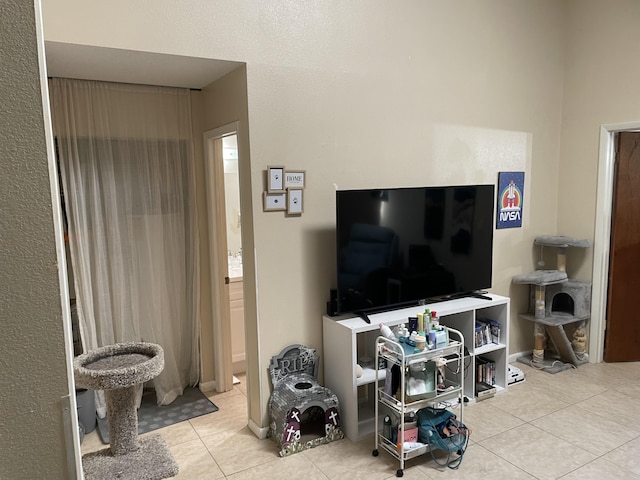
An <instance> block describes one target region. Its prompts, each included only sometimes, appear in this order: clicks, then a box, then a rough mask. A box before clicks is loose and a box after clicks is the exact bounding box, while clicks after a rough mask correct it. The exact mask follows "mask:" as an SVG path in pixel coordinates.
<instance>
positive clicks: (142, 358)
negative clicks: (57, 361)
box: [73, 342, 178, 480]
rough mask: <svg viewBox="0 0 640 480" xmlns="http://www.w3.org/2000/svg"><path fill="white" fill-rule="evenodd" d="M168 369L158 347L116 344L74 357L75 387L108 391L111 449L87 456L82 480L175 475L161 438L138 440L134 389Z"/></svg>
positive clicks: (155, 479)
mask: <svg viewBox="0 0 640 480" xmlns="http://www.w3.org/2000/svg"><path fill="white" fill-rule="evenodd" d="M163 369H164V351H163V350H162V347H160V345H156V344H153V343H144V342H129V343H118V344H115V345H107V346H105V347H100V348H97V349H95V350H92V351H90V352H88V353H85V354H83V355H80V356H78V357H76V358H75V359H74V361H73V371H74V376H75V381H76V385H78V386H80V387H82V388H89V389H92V390H104V392H105V399H106V404H107V414H108V416H109V439H110V442H111V446H110V447H109V448H106V449H103V450H99V451H97V452H92V453H88V454H86V455H84V456H83V457H82V466H83V470H84V476H85V478H86V479H88V480H89V479H91V480H112V479H115V478H118V479H120V480H125V479H130V480H134V479H135V480H143V479H144V480H160V479H163V478H169V477H173V476H175V475H177V473H178V465H177V464H176V462H175V460H174V459H173V457H172V456H171V452H170V451H169V448H168V447H167V444H166V443H165V441H164V440H163V438H162V437H161V436H160V435H150V436H148V437H146V438H144V439H142V440H139V439H138V412H137V402H136V388H137V387H138V386H140V385H142V384H143V383H144V382H146V381H149V380H151V379H153V378H155V377H157V376H158V375H159V374H160V373H161V372H162V370H163Z"/></svg>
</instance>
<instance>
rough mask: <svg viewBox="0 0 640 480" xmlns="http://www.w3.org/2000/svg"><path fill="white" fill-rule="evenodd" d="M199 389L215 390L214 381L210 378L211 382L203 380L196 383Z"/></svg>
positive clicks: (203, 390)
mask: <svg viewBox="0 0 640 480" xmlns="http://www.w3.org/2000/svg"><path fill="white" fill-rule="evenodd" d="M198 387H199V388H200V391H201V392H203V393H205V392H215V391H216V381H215V380H212V381H211V382H203V383H200V384H199V385H198Z"/></svg>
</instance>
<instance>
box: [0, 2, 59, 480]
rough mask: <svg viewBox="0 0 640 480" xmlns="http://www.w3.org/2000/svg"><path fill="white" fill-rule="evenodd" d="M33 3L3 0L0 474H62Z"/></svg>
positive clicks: (54, 278) (55, 284) (55, 297)
mask: <svg viewBox="0 0 640 480" xmlns="http://www.w3.org/2000/svg"><path fill="white" fill-rule="evenodd" d="M34 13H35V12H34V2H25V1H22V0H2V1H0V64H1V65H2V68H1V69H0V112H2V114H1V115H0V138H1V139H2V140H1V141H0V164H1V165H2V169H1V171H2V174H1V175H0V212H1V213H0V285H1V286H2V287H1V288H0V326H1V334H0V386H1V388H0V478H3V479H4V478H6V479H18V478H30V479H31V478H51V479H53V478H56V479H58V478H59V479H62V478H69V473H68V472H67V470H66V452H65V442H64V435H63V425H62V406H61V397H62V396H64V395H66V394H68V388H67V371H66V367H65V346H64V337H63V327H62V325H63V323H62V310H61V306H60V305H61V304H60V286H59V281H58V269H57V264H56V246H55V240H54V231H53V220H52V218H53V217H52V205H51V189H50V183H49V167H48V162H47V151H46V143H45V133H44V121H43V114H42V112H43V109H42V96H41V93H40V81H39V67H38V52H37V47H36V46H37V43H36V24H35V15H34Z"/></svg>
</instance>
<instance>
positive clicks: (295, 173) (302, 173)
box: [284, 170, 307, 188]
mask: <svg viewBox="0 0 640 480" xmlns="http://www.w3.org/2000/svg"><path fill="white" fill-rule="evenodd" d="M306 174H307V172H306V170H287V171H285V172H284V186H285V188H305V187H306Z"/></svg>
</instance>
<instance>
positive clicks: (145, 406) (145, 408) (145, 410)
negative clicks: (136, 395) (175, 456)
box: [98, 388, 218, 444]
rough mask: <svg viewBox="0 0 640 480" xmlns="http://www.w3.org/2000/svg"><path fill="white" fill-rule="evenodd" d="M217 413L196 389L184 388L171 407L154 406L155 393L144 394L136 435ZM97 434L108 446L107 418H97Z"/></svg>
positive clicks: (216, 408)
mask: <svg viewBox="0 0 640 480" xmlns="http://www.w3.org/2000/svg"><path fill="white" fill-rule="evenodd" d="M217 411H218V407H216V406H215V404H214V403H213V402H211V400H209V399H208V398H207V397H206V396H205V395H204V394H203V393H202V392H201V391H200V390H199V389H198V388H185V389H184V393H183V394H182V395H181V396H179V397H178V398H176V399H175V400H174V401H173V403H171V405H156V394H155V392H154V391H148V392H144V394H143V395H142V402H141V404H140V408H139V409H138V435H141V434H143V433H147V432H152V431H153V430H157V429H158V428H162V427H168V426H169V425H173V424H174V423H179V422H184V421H185V420H189V419H190V418H195V417H199V416H200V415H206V414H207V413H212V412H217ZM98 433H99V434H100V439H101V440H102V443H105V444H108V443H109V418H108V417H105V418H98Z"/></svg>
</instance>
